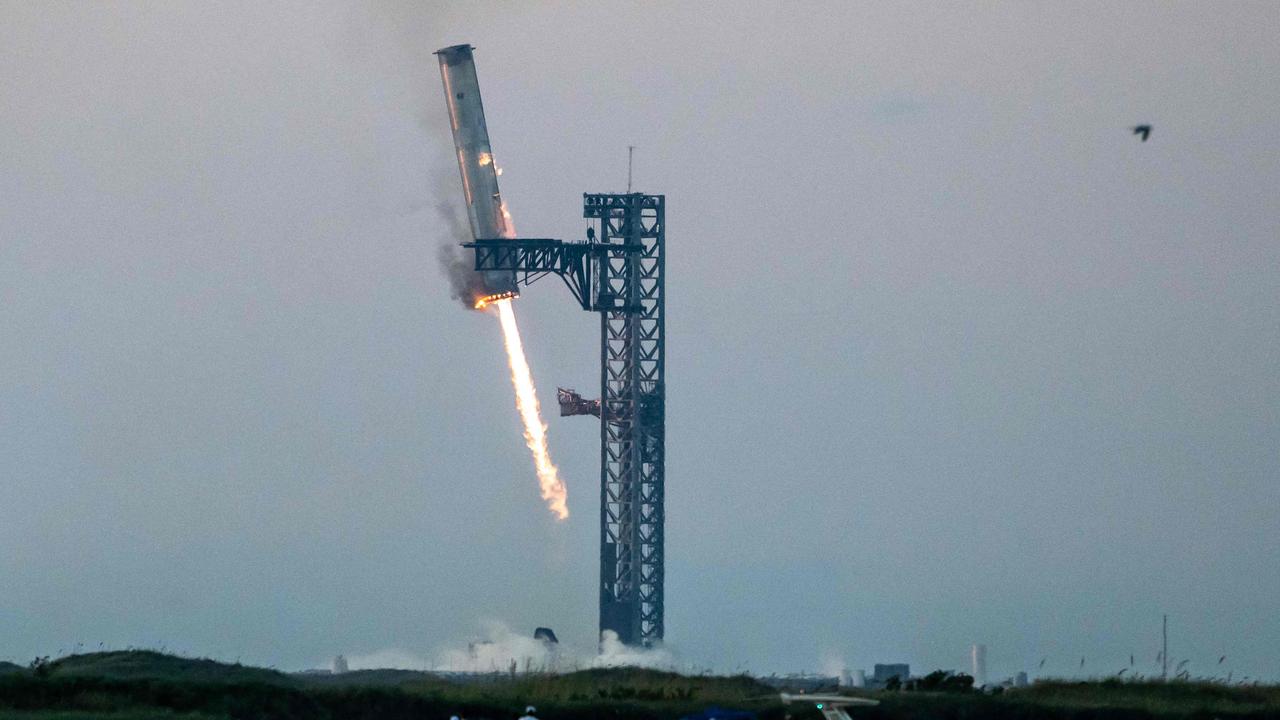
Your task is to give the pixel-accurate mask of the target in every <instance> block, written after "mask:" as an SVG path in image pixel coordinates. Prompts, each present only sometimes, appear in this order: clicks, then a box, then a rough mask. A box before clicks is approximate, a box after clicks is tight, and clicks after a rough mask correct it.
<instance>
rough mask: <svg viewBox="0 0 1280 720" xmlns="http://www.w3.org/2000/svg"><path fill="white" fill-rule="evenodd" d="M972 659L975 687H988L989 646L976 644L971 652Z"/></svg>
mask: <svg viewBox="0 0 1280 720" xmlns="http://www.w3.org/2000/svg"><path fill="white" fill-rule="evenodd" d="M969 654H970V659H971V660H972V666H973V667H972V670H973V671H972V672H970V673H969V674H970V675H972V676H973V686H974V687H976V688H981V687H986V685H987V646H986V645H982V644H980V643H975V644H974V646H973V647H972V648H970V650H969Z"/></svg>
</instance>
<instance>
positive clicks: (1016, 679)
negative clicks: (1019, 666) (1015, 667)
mask: <svg viewBox="0 0 1280 720" xmlns="http://www.w3.org/2000/svg"><path fill="white" fill-rule="evenodd" d="M1028 684H1029V683H1028V682H1027V674H1026V673H1025V672H1019V673H1018V674H1017V675H1014V676H1013V686H1014V687H1020V688H1021V687H1026V686H1027V685H1028Z"/></svg>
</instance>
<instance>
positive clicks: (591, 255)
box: [466, 193, 666, 646]
mask: <svg viewBox="0 0 1280 720" xmlns="http://www.w3.org/2000/svg"><path fill="white" fill-rule="evenodd" d="M665 212H666V199H665V197H664V196H662V195H646V194H643V193H625V194H608V193H587V194H585V195H583V206H582V214H583V217H585V218H587V219H588V221H590V224H589V226H588V229H587V239H586V241H584V242H564V241H561V240H548V239H529V238H526V239H514V240H513V239H503V238H492V239H481V240H476V241H475V242H473V243H467V245H466V247H469V248H472V249H474V250H475V260H476V262H475V269H476V270H477V271H479V272H482V273H486V274H489V273H503V274H505V273H508V272H512V273H515V276H516V284H517V285H529V284H531V283H532V282H534V281H535V280H538V279H539V278H542V277H545V276H547V275H549V274H555V275H558V276H560V278H561V279H563V280H564V282H565V285H567V286H568V287H569V290H570V292H572V293H573V296H574V298H576V299H577V300H578V303H579V305H581V306H582V309H583V310H587V311H591V312H598V313H600V400H599V402H598V403H596V402H592V401H588V400H583V399H582V398H581V397H579V396H578V395H577V393H574V392H572V391H561V392H560V396H559V397H560V407H561V414H562V415H597V414H598V416H599V418H600V632H602V633H603V632H604V631H605V630H612V631H613V632H616V633H617V634H618V638H619V639H620V640H621V641H622V642H624V643H627V644H630V645H646V646H647V645H652V644H654V643H655V642H658V641H660V640H662V636H663V573H664V566H663V522H664V513H663V500H664V493H665V483H664V476H663V475H664V468H665V465H664V459H665V450H666V433H665V415H666V402H665V399H666V390H665V382H666V378H665V362H664V351H665V348H664V344H665V342H664V333H665V328H664V305H665V295H666V292H665V288H664V286H663V266H664V264H665V247H664V246H665V241H666V230H665V226H666V218H665Z"/></svg>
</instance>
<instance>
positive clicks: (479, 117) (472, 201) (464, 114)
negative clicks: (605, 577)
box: [436, 45, 569, 520]
mask: <svg viewBox="0 0 1280 720" xmlns="http://www.w3.org/2000/svg"><path fill="white" fill-rule="evenodd" d="M471 50H472V48H471V46H470V45H454V46H453V47H447V48H444V49H442V50H440V51H438V52H437V53H436V55H437V56H438V57H439V59H440V79H441V81H442V82H443V84H444V97H445V104H446V105H447V107H448V109H449V124H450V126H451V128H452V130H453V144H454V147H455V148H456V149H457V152H458V171H459V173H460V174H461V178H462V194H463V197H464V199H465V200H466V204H467V219H468V220H469V221H470V225H471V237H472V238H475V239H477V240H495V239H499V238H507V239H512V238H515V236H516V234H515V228H514V227H512V224H511V215H510V213H508V212H507V207H506V205H505V204H504V203H503V202H502V196H501V195H500V194H499V192H498V171H497V166H496V164H495V163H494V159H493V150H492V148H490V146H489V130H488V128H487V127H486V126H485V122H484V107H483V106H482V105H481V102H480V84H479V81H478V80H477V79H476V67H475V62H474V61H473V60H472V57H471ZM446 213H447V209H446ZM449 216H450V215H449V214H446V218H448V217H449ZM455 224H456V225H461V223H455ZM441 260H442V262H443V263H444V265H445V271H446V273H447V274H448V276H449V281H450V284H451V287H452V291H453V294H454V297H457V298H460V299H463V301H464V302H469V303H470V306H471V307H474V308H477V309H480V308H485V309H488V308H490V307H496V309H497V311H498V316H499V320H500V321H501V325H502V337H503V345H504V346H505V347H506V350H507V364H508V365H509V366H510V369H511V384H512V386H513V387H514V388H515V393H516V410H517V411H518V412H519V413H520V421H521V422H522V423H523V425H524V439H525V444H526V445H528V446H529V451H530V452H531V453H532V454H533V464H534V469H535V470H536V472H537V475H538V486H539V489H540V491H541V494H542V498H543V499H544V500H545V501H546V502H547V507H548V509H550V510H551V513H552V514H553V515H555V517H556V519H557V520H564V519H565V518H567V517H569V508H568V494H567V492H566V490H565V486H564V483H563V482H561V481H560V474H559V470H557V469H556V466H555V464H554V463H552V462H551V453H550V451H549V450H548V449H547V426H546V425H545V424H544V423H543V422H542V416H541V411H540V408H539V407H538V392H537V389H536V388H535V387H534V385H533V373H532V372H530V370H529V363H528V361H527V360H526V359H525V356H524V345H523V343H522V342H521V340H520V330H519V328H518V327H517V326H516V316H515V311H514V310H513V309H512V307H511V298H512V297H514V296H515V295H516V278H515V273H514V272H513V271H489V272H484V273H480V272H476V271H475V270H474V269H473V268H471V267H469V266H468V265H467V264H466V262H465V257H464V256H463V254H462V253H461V252H458V251H457V250H454V249H450V250H449V251H448V252H443V251H442V253H441ZM495 300H496V302H494V301H495Z"/></svg>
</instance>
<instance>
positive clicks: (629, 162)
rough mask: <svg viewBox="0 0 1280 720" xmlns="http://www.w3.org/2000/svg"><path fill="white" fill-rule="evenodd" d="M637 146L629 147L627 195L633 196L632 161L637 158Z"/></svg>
mask: <svg viewBox="0 0 1280 720" xmlns="http://www.w3.org/2000/svg"><path fill="white" fill-rule="evenodd" d="M635 152H636V146H635V145H628V146H627V194H628V195H630V194H631V159H632V157H634V156H635Z"/></svg>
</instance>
